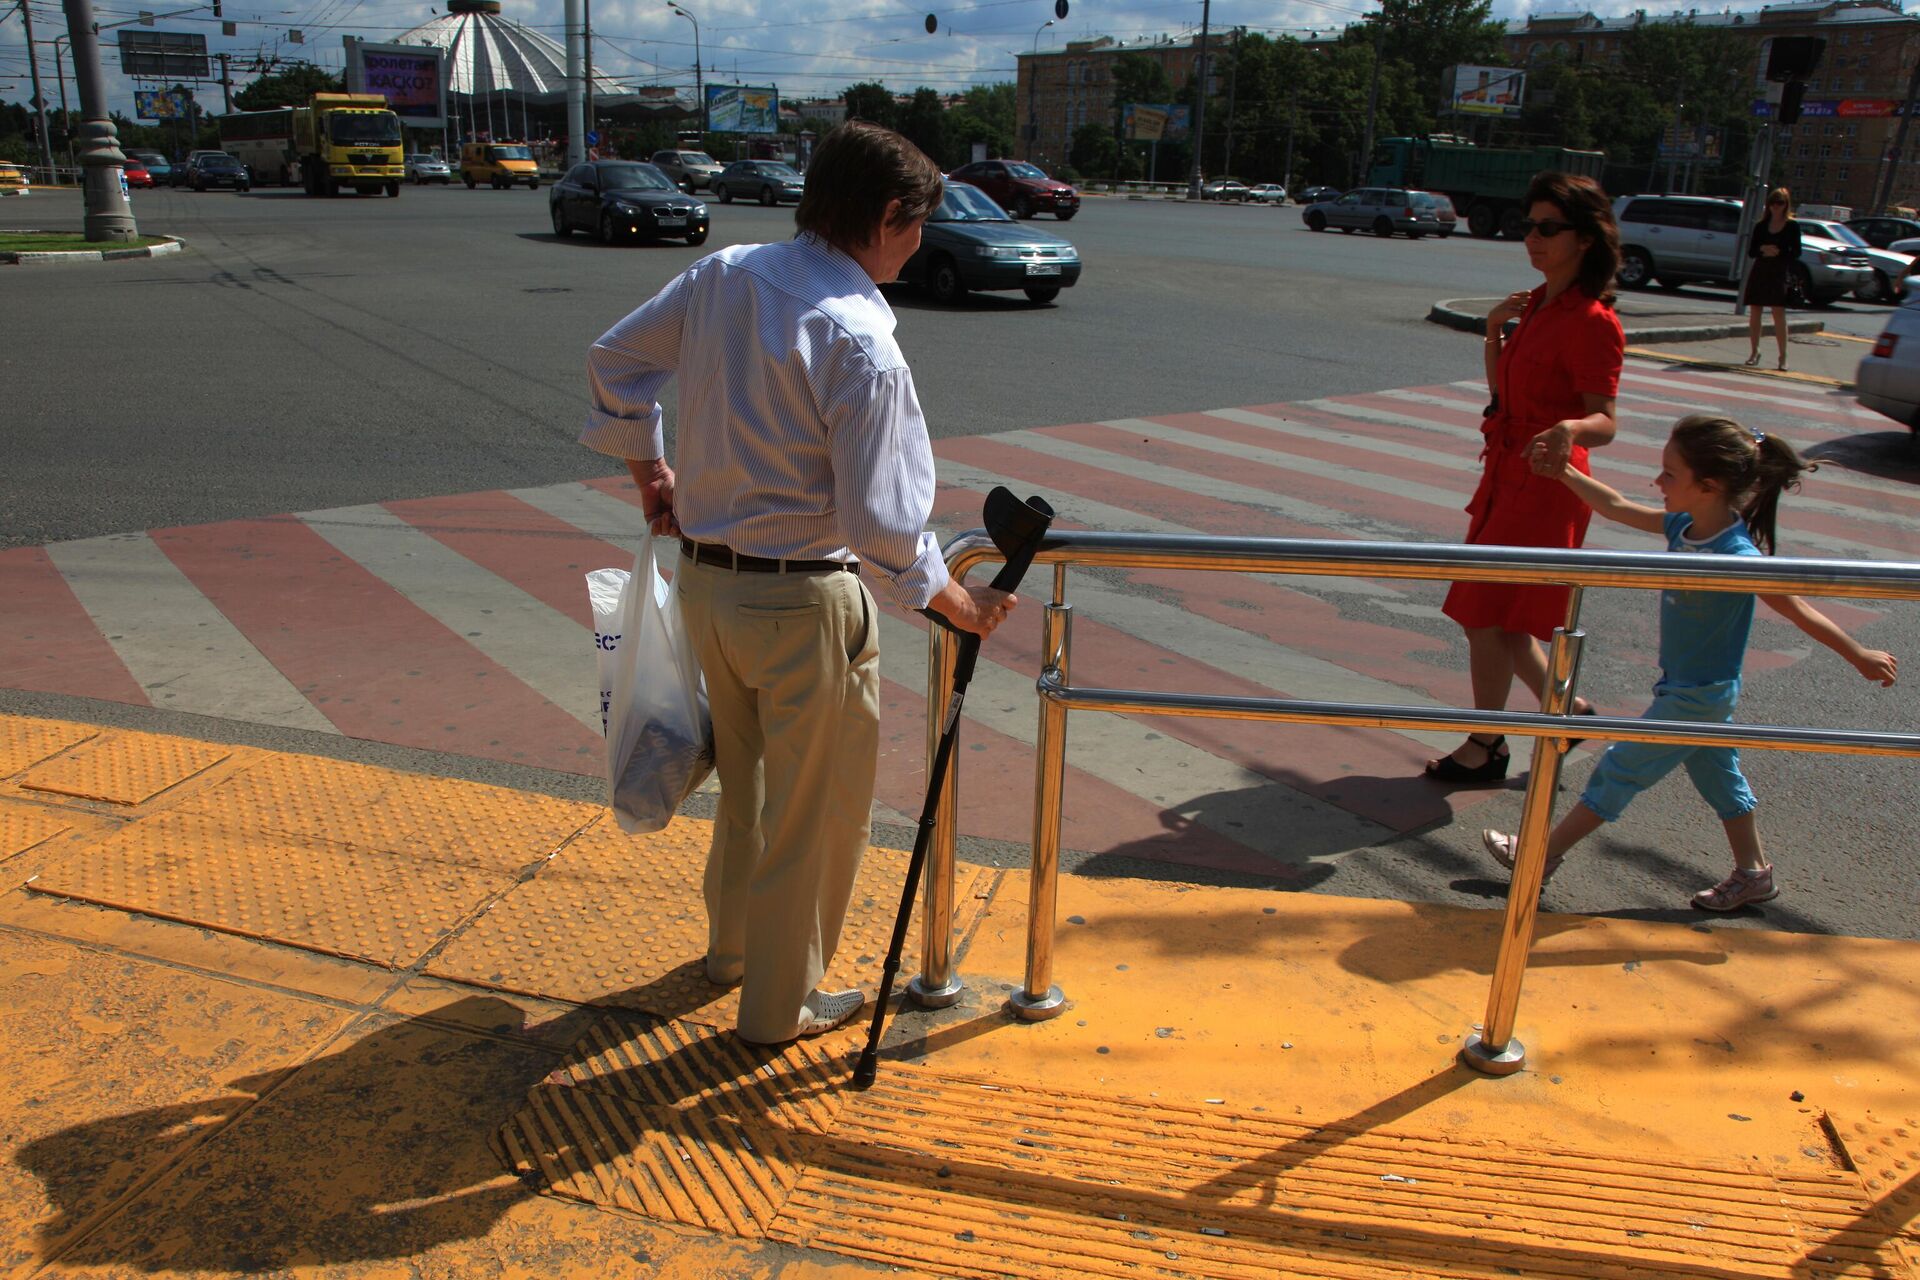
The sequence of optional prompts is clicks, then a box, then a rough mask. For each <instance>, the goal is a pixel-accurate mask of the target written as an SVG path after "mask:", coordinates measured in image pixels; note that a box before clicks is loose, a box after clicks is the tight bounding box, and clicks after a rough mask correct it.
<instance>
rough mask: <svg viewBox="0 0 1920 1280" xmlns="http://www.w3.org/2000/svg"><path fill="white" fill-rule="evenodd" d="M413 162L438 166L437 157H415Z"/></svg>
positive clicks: (438, 158)
mask: <svg viewBox="0 0 1920 1280" xmlns="http://www.w3.org/2000/svg"><path fill="white" fill-rule="evenodd" d="M413 162H414V163H415V164H439V163H440V157H439V156H415V157H414V158H413Z"/></svg>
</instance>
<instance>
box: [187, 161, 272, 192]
mask: <svg viewBox="0 0 1920 1280" xmlns="http://www.w3.org/2000/svg"><path fill="white" fill-rule="evenodd" d="M172 180H173V185H174V186H176V187H192V188H193V189H194V190H195V191H205V190H206V189H207V188H208V187H232V188H233V189H234V190H235V191H245V190H246V189H247V188H249V187H251V186H252V185H253V180H252V179H251V178H249V177H248V176H247V168H246V166H245V165H243V164H241V163H240V162H239V161H238V160H235V159H234V158H233V157H232V156H230V155H227V154H226V153H225V152H221V151H211V152H209V151H202V152H200V153H198V154H197V155H195V156H194V157H193V159H191V160H189V161H187V163H186V165H185V166H184V167H183V168H181V169H180V170H178V171H176V173H175V174H174V175H173V179H172Z"/></svg>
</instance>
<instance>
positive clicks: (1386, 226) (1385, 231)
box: [1373, 218, 1393, 240]
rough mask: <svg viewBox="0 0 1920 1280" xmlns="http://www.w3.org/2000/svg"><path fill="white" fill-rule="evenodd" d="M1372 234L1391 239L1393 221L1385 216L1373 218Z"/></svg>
mask: <svg viewBox="0 0 1920 1280" xmlns="http://www.w3.org/2000/svg"><path fill="white" fill-rule="evenodd" d="M1373 234H1375V235H1377V236H1379V237H1380V238H1381V239H1382V240H1391V239H1393V223H1392V222H1390V221H1388V220H1387V219H1386V218H1375V219H1374V220H1373Z"/></svg>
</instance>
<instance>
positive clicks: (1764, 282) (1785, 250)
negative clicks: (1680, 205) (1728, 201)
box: [1746, 187, 1800, 370]
mask: <svg viewBox="0 0 1920 1280" xmlns="http://www.w3.org/2000/svg"><path fill="white" fill-rule="evenodd" d="M1747 256H1748V257H1749V258H1751V259H1753V265H1752V266H1751V267H1749V268H1748V269H1747V290H1746V293H1747V297H1746V301H1747V345H1748V347H1749V348H1750V350H1749V351H1748V352H1747V364H1748V365H1749V366H1752V365H1756V364H1759V363H1760V309H1761V308H1762V307H1767V308H1770V309H1771V310H1772V311H1773V341H1774V345H1775V346H1777V347H1779V348H1780V363H1779V365H1778V367H1779V368H1780V369H1783V370H1784V369H1785V368H1786V367H1787V303H1788V301H1789V298H1788V296H1787V286H1788V283H1789V281H1790V280H1791V278H1792V274H1793V269H1794V264H1795V263H1797V262H1799V261H1800V223H1799V220H1798V219H1796V218H1795V217H1794V216H1793V194H1792V193H1791V192H1789V191H1788V190H1787V189H1786V188H1785V187H1775V188H1774V189H1773V190H1771V191H1769V192H1767V213H1766V216H1765V217H1764V218H1762V219H1760V221H1758V222H1756V223H1754V224H1753V234H1752V235H1751V236H1750V237H1748V239H1747Z"/></svg>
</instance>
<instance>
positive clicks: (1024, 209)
mask: <svg viewBox="0 0 1920 1280" xmlns="http://www.w3.org/2000/svg"><path fill="white" fill-rule="evenodd" d="M1013 216H1014V217H1016V218H1031V217H1032V216H1033V201H1031V200H1029V199H1027V198H1026V197H1025V196H1021V197H1020V198H1019V199H1018V200H1015V201H1014V202H1013Z"/></svg>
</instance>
